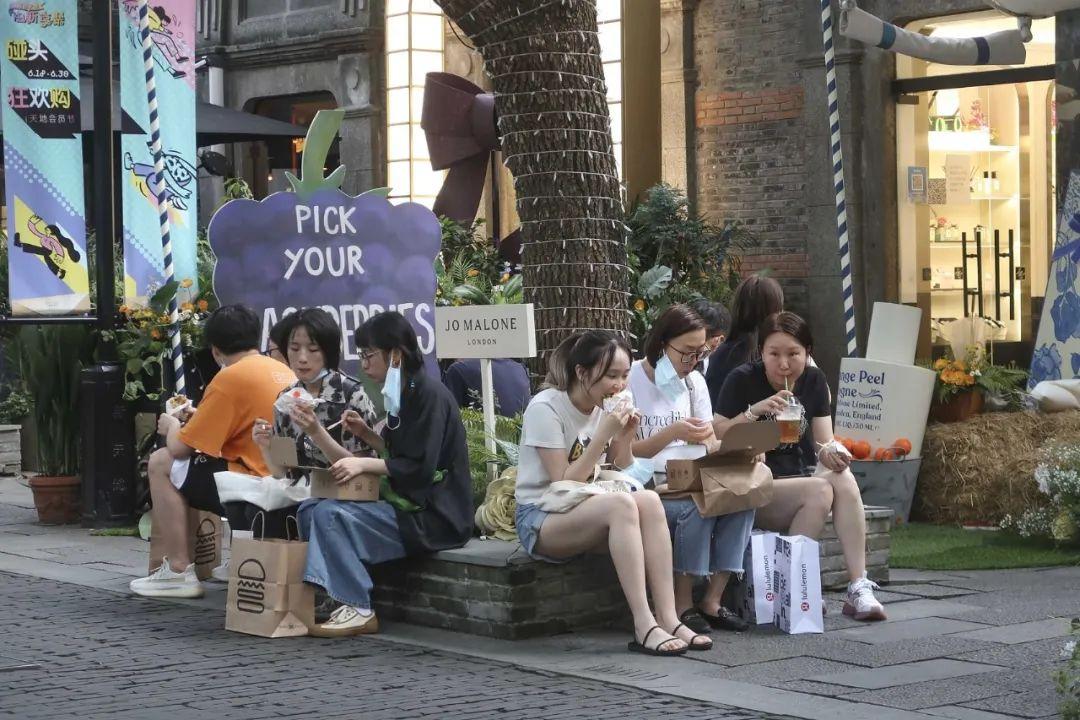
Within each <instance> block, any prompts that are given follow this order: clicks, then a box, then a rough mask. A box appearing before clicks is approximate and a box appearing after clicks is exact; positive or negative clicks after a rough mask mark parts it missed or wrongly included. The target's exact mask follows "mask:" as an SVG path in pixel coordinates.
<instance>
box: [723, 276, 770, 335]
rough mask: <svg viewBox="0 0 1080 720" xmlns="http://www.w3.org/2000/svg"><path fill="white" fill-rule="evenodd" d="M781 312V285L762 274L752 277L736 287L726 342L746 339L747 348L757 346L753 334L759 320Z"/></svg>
mask: <svg viewBox="0 0 1080 720" xmlns="http://www.w3.org/2000/svg"><path fill="white" fill-rule="evenodd" d="M783 309H784V291H783V289H781V287H780V283H778V282H776V281H775V280H773V279H772V278H771V277H765V276H764V275H751V276H750V277H748V278H746V279H745V280H743V281H742V282H741V283H739V286H738V287H737V288H735V298H734V299H733V300H732V301H731V334H730V335H729V336H728V339H729V340H739V339H740V338H743V337H748V338H749V345H750V347H755V346H757V338H756V337H755V335H756V333H757V331H758V326H759V325H761V321H762V320H764V319H765V318H767V317H769V316H770V315H773V314H775V313H778V312H780V311H781V310H783Z"/></svg>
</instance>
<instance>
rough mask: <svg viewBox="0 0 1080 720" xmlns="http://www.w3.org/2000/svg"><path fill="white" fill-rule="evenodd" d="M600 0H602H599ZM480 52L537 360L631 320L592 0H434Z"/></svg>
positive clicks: (620, 329)
mask: <svg viewBox="0 0 1080 720" xmlns="http://www.w3.org/2000/svg"><path fill="white" fill-rule="evenodd" d="M605 1H607V0H605ZM436 2H438V4H439V5H440V6H441V7H442V8H443V11H444V12H445V13H446V15H447V17H448V18H449V19H450V20H451V21H453V22H454V23H455V24H457V25H458V27H460V28H461V30H462V31H464V32H465V33H466V34H467V35H468V37H469V38H470V40H472V42H473V43H474V44H475V45H476V48H477V50H478V51H479V52H480V53H481V55H482V56H483V58H484V69H485V71H486V72H487V74H488V75H489V77H491V80H492V86H493V89H494V92H495V111H496V115H497V116H498V118H499V120H498V127H499V134H500V136H501V138H502V151H503V157H504V159H505V162H506V165H507V167H508V168H509V169H510V171H511V172H512V173H513V174H514V187H515V190H516V191H517V210H518V215H519V216H520V218H521V223H522V226H521V235H522V263H523V265H524V268H523V271H522V274H523V281H524V288H525V299H526V302H532V303H534V304H535V306H536V324H537V349H538V350H539V353H540V360H539V362H538V364H537V366H536V367H535V369H537V370H540V369H541V368H543V367H545V366H546V357H547V355H548V353H550V352H551V351H552V350H554V349H555V347H556V346H558V344H559V342H560V341H561V340H562V339H563V338H565V337H566V336H567V335H569V334H571V333H573V332H575V331H576V330H581V329H607V330H613V331H615V332H618V333H620V334H623V335H625V334H627V333H628V330H629V312H628V308H627V303H628V292H627V278H628V268H627V267H626V239H625V234H624V226H623V211H622V199H621V191H620V184H619V177H618V172H617V169H616V165H615V156H614V153H613V146H612V140H611V127H610V125H611V122H610V118H609V116H608V106H607V89H606V85H605V83H604V73H603V66H602V64H601V59H600V42H599V37H598V35H597V25H596V3H595V0H436Z"/></svg>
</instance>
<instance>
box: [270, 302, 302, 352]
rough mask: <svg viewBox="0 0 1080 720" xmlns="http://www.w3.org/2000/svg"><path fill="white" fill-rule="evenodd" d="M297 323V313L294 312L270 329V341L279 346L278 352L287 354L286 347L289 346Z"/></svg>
mask: <svg viewBox="0 0 1080 720" xmlns="http://www.w3.org/2000/svg"><path fill="white" fill-rule="evenodd" d="M295 323H296V313H294V312H292V313H289V314H288V315H286V316H284V317H283V318H281V319H280V320H278V321H277V322H276V323H274V326H273V327H272V328H270V332H269V333H267V335H269V337H270V340H271V341H272V342H273V343H274V344H275V345H277V347H278V350H280V351H281V352H282V354H284V353H285V347H286V346H287V345H288V344H289V336H290V335H292V329H293V325H294V324H295Z"/></svg>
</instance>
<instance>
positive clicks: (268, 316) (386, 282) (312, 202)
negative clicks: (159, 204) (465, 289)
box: [208, 189, 441, 376]
mask: <svg viewBox="0 0 1080 720" xmlns="http://www.w3.org/2000/svg"><path fill="white" fill-rule="evenodd" d="M208 234H209V240H210V246H211V247H212V248H213V250H214V253H215V254H216V255H217V269H216V270H215V271H214V293H215V294H216V295H217V298H218V301H219V302H221V303H222V304H223V305H225V304H232V303H243V304H245V305H247V306H249V307H251V308H253V309H254V310H255V311H256V312H257V313H258V314H259V315H260V317H261V318H262V348H263V349H265V348H266V343H267V333H268V332H269V330H270V328H271V326H273V324H274V323H276V322H277V321H278V320H279V319H281V318H282V317H283V316H285V315H287V314H289V313H291V312H294V311H295V310H297V309H299V308H304V307H313V306H318V307H322V308H324V309H325V310H326V311H327V312H329V313H330V314H331V315H333V316H334V318H335V319H336V320H337V321H338V324H339V325H340V326H341V329H342V335H343V347H342V356H341V358H342V370H344V371H345V372H346V373H349V374H350V375H354V376H356V375H358V374H359V366H360V356H359V353H358V352H357V348H356V343H355V340H354V336H355V333H356V329H357V328H358V327H360V326H361V325H362V324H363V323H364V321H365V320H367V319H368V318H369V317H371V316H372V315H377V314H379V313H380V312H384V311H387V310H396V311H397V312H399V313H401V314H402V315H404V316H405V318H406V319H407V320H408V321H409V322H410V323H411V324H412V326H413V328H414V329H415V330H416V334H417V337H418V338H419V342H420V350H421V352H423V353H424V356H425V358H426V360H427V364H428V369H429V370H430V371H435V372H437V369H436V365H435V271H434V261H435V256H436V255H437V254H438V252H439V249H440V241H441V231H440V228H439V222H438V220H437V219H436V218H435V215H434V213H432V212H431V210H429V209H427V208H426V207H424V206H423V205H419V204H417V203H403V204H401V205H392V204H391V203H390V202H389V201H388V200H387V199H386V198H385V197H383V196H381V195H378V194H368V195H360V196H358V197H351V196H349V195H346V194H345V193H343V192H341V191H340V190H331V189H323V190H317V191H316V192H314V193H313V194H311V195H309V196H307V197H305V198H303V199H301V197H300V196H298V195H297V194H295V193H291V192H279V193H275V194H273V195H271V196H270V197H268V198H266V199H265V200H262V201H259V202H256V201H255V200H232V201H230V202H228V203H226V204H225V205H223V206H222V207H221V208H220V209H219V210H218V211H217V213H215V214H214V217H213V219H212V220H211V221H210V227H209V230H208Z"/></svg>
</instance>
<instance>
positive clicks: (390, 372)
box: [382, 354, 401, 430]
mask: <svg viewBox="0 0 1080 720" xmlns="http://www.w3.org/2000/svg"><path fill="white" fill-rule="evenodd" d="M382 397H383V407H385V408H386V426H387V427H388V428H390V429H391V430H395V429H397V427H398V426H399V425H400V424H401V420H400V418H401V359H400V358H398V362H397V366H396V367H395V365H394V360H393V354H391V358H390V367H388V368H387V369H386V379H385V380H384V381H383V386H382ZM391 416H393V417H395V418H398V425H391V424H390V417H391Z"/></svg>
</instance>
